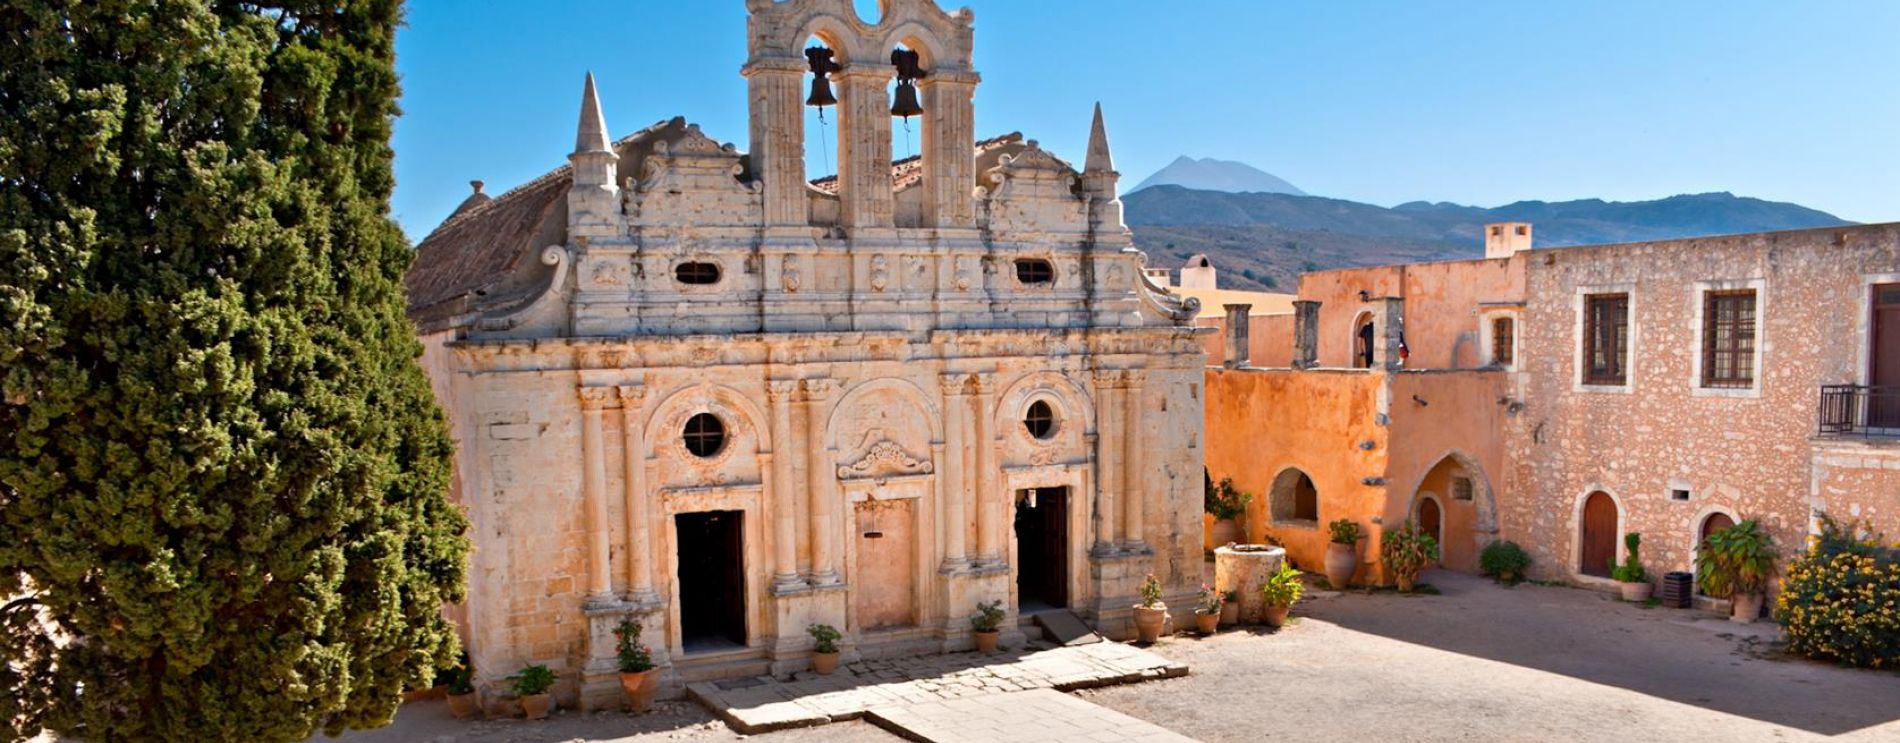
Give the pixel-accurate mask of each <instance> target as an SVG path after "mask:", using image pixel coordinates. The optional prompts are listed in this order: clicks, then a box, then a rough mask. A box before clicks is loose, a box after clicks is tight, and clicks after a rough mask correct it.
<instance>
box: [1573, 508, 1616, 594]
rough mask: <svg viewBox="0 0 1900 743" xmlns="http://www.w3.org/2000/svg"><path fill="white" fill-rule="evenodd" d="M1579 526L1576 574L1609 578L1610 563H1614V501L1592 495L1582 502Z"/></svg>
mask: <svg viewBox="0 0 1900 743" xmlns="http://www.w3.org/2000/svg"><path fill="white" fill-rule="evenodd" d="M1582 527H1583V528H1582V532H1583V533H1582V534H1580V535H1578V537H1579V538H1580V539H1581V540H1583V543H1582V549H1581V550H1579V552H1580V553H1581V555H1582V556H1581V558H1580V559H1579V562H1580V563H1581V564H1579V565H1578V566H1577V570H1578V572H1581V573H1583V574H1584V575H1595V576H1599V577H1603V578H1608V577H1610V563H1612V562H1614V561H1615V560H1616V501H1613V500H1610V496H1609V495H1608V494H1606V493H1602V492H1596V493H1591V494H1590V497H1589V498H1587V499H1585V500H1584V502H1583V525H1582Z"/></svg>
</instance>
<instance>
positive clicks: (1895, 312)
mask: <svg viewBox="0 0 1900 743" xmlns="http://www.w3.org/2000/svg"><path fill="white" fill-rule="evenodd" d="M1871 330H1872V331H1873V332H1872V333H1870V334H1869V339H1868V340H1869V341H1870V343H1871V344H1872V348H1870V349H1869V353H1868V354H1867V358H1868V365H1869V368H1868V369H1867V384H1869V385H1872V386H1874V387H1885V388H1887V389H1886V390H1876V391H1875V394H1873V395H1870V396H1869V397H1868V398H1867V425H1868V426H1869V427H1871V428H1894V427H1900V284H1876V285H1875V286H1874V317H1873V327H1872V328H1871ZM1883 393H1884V394H1883Z"/></svg>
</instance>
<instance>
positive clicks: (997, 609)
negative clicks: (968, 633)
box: [970, 600, 1003, 632]
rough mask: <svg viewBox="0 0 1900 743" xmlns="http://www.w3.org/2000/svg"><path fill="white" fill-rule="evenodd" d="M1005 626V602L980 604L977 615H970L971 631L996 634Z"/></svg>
mask: <svg viewBox="0 0 1900 743" xmlns="http://www.w3.org/2000/svg"><path fill="white" fill-rule="evenodd" d="M1002 626H1003V602H1002V601H1001V600H997V601H991V602H989V603H987V604H985V603H978V604H977V605H976V613H975V614H972V615H970V629H973V630H976V631H977V632H995V631H996V630H997V628H999V627H1002Z"/></svg>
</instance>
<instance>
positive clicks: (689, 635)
mask: <svg viewBox="0 0 1900 743" xmlns="http://www.w3.org/2000/svg"><path fill="white" fill-rule="evenodd" d="M744 516H745V514H744V512H742V511H706V512H702V513H682V514H679V515H678V516H676V517H675V519H674V524H675V527H676V529H677V532H678V544H679V576H678V580H679V596H680V638H681V642H682V644H683V645H684V646H685V648H686V651H687V652H693V651H696V650H719V649H724V648H731V647H743V646H745V644H746V626H745V625H746V621H745V608H746V607H745V537H744V531H743V529H742V526H743V519H744Z"/></svg>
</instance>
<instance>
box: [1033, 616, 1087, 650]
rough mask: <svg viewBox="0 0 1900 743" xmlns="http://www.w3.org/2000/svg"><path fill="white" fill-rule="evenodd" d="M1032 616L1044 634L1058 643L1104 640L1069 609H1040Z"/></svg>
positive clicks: (1076, 643)
mask: <svg viewBox="0 0 1900 743" xmlns="http://www.w3.org/2000/svg"><path fill="white" fill-rule="evenodd" d="M1030 618H1031V619H1033V620H1035V622H1036V626H1037V627H1041V628H1042V634H1043V636H1044V637H1046V638H1048V640H1049V641H1050V642H1053V643H1055V644H1057V645H1088V644H1091V643H1097V642H1101V641H1102V636H1101V635H1098V634H1095V630H1092V629H1089V626H1088V625H1087V624H1083V623H1082V618H1081V617H1078V616H1076V615H1075V612H1072V611H1069V610H1068V609H1050V610H1048V611H1039V612H1036V613H1035V614H1032V615H1030Z"/></svg>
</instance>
